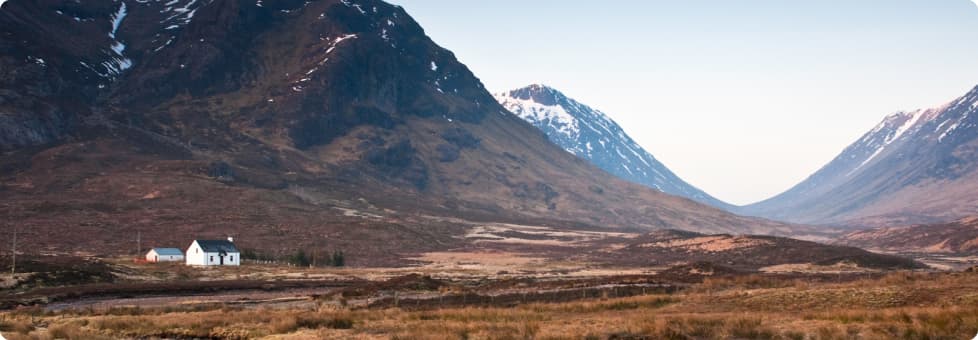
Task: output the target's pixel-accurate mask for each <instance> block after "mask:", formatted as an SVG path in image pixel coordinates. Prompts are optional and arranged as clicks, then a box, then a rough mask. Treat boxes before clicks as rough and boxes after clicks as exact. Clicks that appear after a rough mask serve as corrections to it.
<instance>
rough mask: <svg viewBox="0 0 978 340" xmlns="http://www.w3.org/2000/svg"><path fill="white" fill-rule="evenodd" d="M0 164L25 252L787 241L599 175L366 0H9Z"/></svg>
mask: <svg viewBox="0 0 978 340" xmlns="http://www.w3.org/2000/svg"><path fill="white" fill-rule="evenodd" d="M0 150H2V151H0V152H2V153H3V157H0V216H2V217H3V220H5V221H17V225H16V226H13V225H11V224H9V223H7V224H0V228H4V229H9V228H14V227H16V228H21V229H23V230H24V232H25V234H26V235H25V237H24V239H25V240H33V241H32V242H33V244H31V245H30V246H31V247H32V248H33V249H38V250H51V251H55V250H58V251H82V252H87V253H97V254H98V253H125V252H128V251H129V249H130V248H133V247H132V246H130V244H132V243H133V241H132V240H133V239H134V237H133V235H134V234H138V233H141V235H142V237H143V239H144V240H152V242H153V243H152V244H145V243H144V245H149V246H180V245H182V244H183V243H184V242H186V241H187V240H189V239H192V238H197V237H224V236H226V235H229V234H230V235H234V236H236V237H235V239H236V240H237V242H238V243H239V244H240V245H241V246H242V247H244V248H250V249H256V250H258V251H262V252H268V253H273V254H284V253H287V252H289V251H292V250H294V249H302V248H305V249H316V248H325V247H332V248H342V249H347V250H348V255H349V256H350V258H357V259H360V260H359V261H373V262H371V264H390V263H393V262H396V261H401V259H403V257H404V256H403V254H411V253H417V252H424V251H433V250H444V249H450V248H453V247H458V246H460V242H462V241H460V239H462V238H461V237H460V235H464V234H465V233H466V232H467V231H468V230H469V229H470V228H471V227H472V226H473V225H476V224H480V223H490V222H492V223H522V224H528V225H549V226H558V227H568V228H569V227H574V228H589V229H603V230H607V229H618V230H624V229H630V230H654V229H663V228H671V229H684V230H690V231H696V232H704V233H736V234H742V233H750V234H781V235H787V234H793V233H796V232H798V231H799V230H802V228H801V227H797V226H793V225H789V224H784V223H779V222H772V221H769V220H765V219H760V218H749V217H742V216H737V215H734V214H731V213H728V212H725V211H723V210H721V209H717V208H713V207H710V206H706V205H703V204H701V203H697V202H694V201H692V200H688V199H685V198H681V197H676V196H672V195H669V194H666V193H662V192H660V191H658V190H652V189H650V188H647V187H645V186H642V185H638V184H633V183H630V182H628V181H624V180H619V179H616V178H614V176H609V175H608V173H606V172H605V171H603V170H601V169H599V168H598V167H595V166H593V165H591V164H590V163H588V162H587V161H584V160H581V159H579V158H577V157H575V156H574V155H572V154H570V153H567V152H566V151H565V150H564V149H563V148H561V147H559V146H557V145H555V144H553V143H551V142H550V141H549V140H548V138H547V136H545V135H544V134H543V133H541V132H539V130H537V129H536V128H535V127H534V126H532V125H530V124H528V123H526V122H525V121H523V120H522V119H521V118H520V117H518V116H516V115H514V114H512V113H511V112H509V111H508V110H507V109H506V108H504V107H503V106H501V105H500V104H499V103H497V101H496V100H495V98H494V97H493V96H492V95H491V94H490V93H489V92H488V91H487V90H486V89H485V87H484V86H483V84H482V83H481V82H480V81H479V79H478V78H476V76H475V75H474V74H472V72H471V71H470V70H469V69H468V68H467V67H466V66H465V65H463V64H462V63H460V62H459V61H458V60H457V59H456V58H455V56H454V54H453V53H452V52H451V51H448V50H446V49H444V48H442V47H440V46H438V45H436V44H435V43H434V42H433V41H432V40H431V39H430V38H429V37H428V36H427V35H426V34H425V32H424V30H423V29H422V28H421V26H420V25H419V24H418V23H417V22H415V21H414V20H413V19H412V18H411V17H410V16H409V15H408V14H407V12H406V11H404V9H403V8H401V7H398V6H394V5H390V4H388V3H385V2H383V1H376V0H357V1H353V0H319V1H300V0H280V1H237V0H172V1H166V2H164V1H141V0H92V1H84V2H75V1H67V2H66V1H58V0H10V1H8V2H7V3H5V4H4V5H3V8H2V10H0ZM622 151H623V152H624V150H622ZM4 232H6V230H5V231H4ZM93 235H97V236H93Z"/></svg>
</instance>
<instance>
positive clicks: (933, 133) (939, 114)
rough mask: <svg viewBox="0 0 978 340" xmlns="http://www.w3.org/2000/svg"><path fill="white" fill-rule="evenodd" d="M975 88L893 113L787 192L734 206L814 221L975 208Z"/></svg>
mask: <svg viewBox="0 0 978 340" xmlns="http://www.w3.org/2000/svg"><path fill="white" fill-rule="evenodd" d="M976 111H978V87H976V88H974V89H973V90H971V91H970V92H969V93H968V94H966V95H964V96H962V97H960V98H958V99H955V100H953V101H951V102H949V103H947V104H945V105H942V106H940V107H936V108H932V109H922V110H916V111H912V112H898V113H895V114H893V115H890V116H888V117H886V118H885V119H884V120H883V122H882V123H880V124H879V125H877V126H876V127H875V128H873V129H872V130H871V131H869V132H868V133H866V134H865V135H864V136H863V137H862V138H860V139H859V140H858V141H856V142H855V143H853V144H852V145H850V146H849V147H847V148H846V149H845V150H844V151H843V152H842V154H840V155H839V156H838V157H836V158H835V159H834V160H832V161H831V162H830V163H829V164H828V165H826V166H824V167H823V168H822V169H820V170H819V171H818V172H816V173H815V174H813V175H812V176H810V177H809V178H808V179H806V180H804V181H803V182H801V183H800V184H798V185H796V186H795V187H793V188H791V189H790V190H788V191H786V192H784V193H782V194H780V195H778V196H775V197H773V198H770V199H768V200H765V201H763V202H759V203H756V204H753V205H750V206H747V207H744V208H743V209H742V210H739V211H740V212H741V213H744V214H749V215H753V216H764V217H768V218H773V219H778V220H785V221H792V222H799V223H813V224H837V225H866V226H883V225H909V224H921V223H936V222H943V221H950V220H954V219H958V218H962V217H965V216H970V215H975V214H978V194H975V193H976V192H978V113H976Z"/></svg>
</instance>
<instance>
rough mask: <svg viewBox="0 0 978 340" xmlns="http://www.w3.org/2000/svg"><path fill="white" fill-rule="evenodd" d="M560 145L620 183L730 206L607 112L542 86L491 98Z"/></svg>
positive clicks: (528, 87)
mask: <svg viewBox="0 0 978 340" xmlns="http://www.w3.org/2000/svg"><path fill="white" fill-rule="evenodd" d="M493 96H494V97H495V98H496V101H498V102H499V103H500V104H502V106H503V107H505V108H506V109H508V110H509V111H510V112H512V113H513V114H515V115H517V116H519V117H520V118H522V119H523V120H525V121H526V122H528V123H530V124H532V125H534V126H536V127H537V128H538V129H540V130H541V131H543V132H544V133H545V134H546V135H547V137H548V138H549V139H550V140H551V141H552V142H554V144H557V145H558V146H560V147H562V148H564V150H567V152H570V153H572V154H574V155H576V156H578V157H581V158H583V159H586V160H589V161H590V162H591V163H593V164H594V165H596V166H597V167H599V168H601V169H603V170H605V171H608V172H609V173H611V174H614V175H617V176H618V177H621V178H623V179H626V180H629V181H632V182H636V183H639V184H643V185H645V186H648V187H651V188H654V189H657V190H659V191H663V192H666V193H669V194H673V195H678V196H683V197H687V198H690V199H693V200H697V201H700V202H702V203H706V204H711V205H714V206H717V207H723V208H729V207H730V206H729V205H727V204H726V203H723V202H721V201H719V200H717V199H715V198H713V197H710V196H709V195H707V194H706V193H704V192H702V191H701V190H699V189H697V188H695V187H693V186H692V185H689V184H688V183H686V182H684V181H683V180H682V179H680V178H679V177H678V176H676V175H675V174H673V173H672V172H671V171H670V170H669V169H668V168H666V167H665V165H663V164H662V163H660V162H659V161H658V160H656V159H655V157H653V156H652V155H651V154H650V153H648V152H647V151H645V149H643V148H642V147H641V146H639V145H638V143H635V141H634V140H632V138H631V137H629V136H628V135H627V134H625V132H624V131H623V130H622V128H621V127H620V126H618V124H617V123H615V122H614V121H613V120H611V118H609V117H608V115H606V114H605V113H603V112H601V111H599V110H595V109H592V108H591V107H588V106H587V105H584V104H581V103H579V102H577V101H575V100H574V99H571V98H568V97H567V96H565V95H564V94H563V93H561V92H560V91H558V90H556V89H554V88H552V87H550V86H547V85H543V84H534V85H530V86H526V87H523V88H520V89H516V90H512V91H508V92H503V93H497V94H494V95H493Z"/></svg>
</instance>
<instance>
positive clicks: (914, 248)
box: [837, 217, 978, 255]
mask: <svg viewBox="0 0 978 340" xmlns="http://www.w3.org/2000/svg"><path fill="white" fill-rule="evenodd" d="M837 243H839V244H845V245H850V246H856V247H865V248H872V249H881V250H885V251H894V252H915V253H949V254H972V255H973V254H978V217H968V218H964V219H961V220H957V221H954V222H950V223H941V224H925V225H914V226H909V227H887V228H877V229H870V230H860V231H856V232H852V233H849V234H846V235H844V236H842V237H840V238H839V240H838V242H837Z"/></svg>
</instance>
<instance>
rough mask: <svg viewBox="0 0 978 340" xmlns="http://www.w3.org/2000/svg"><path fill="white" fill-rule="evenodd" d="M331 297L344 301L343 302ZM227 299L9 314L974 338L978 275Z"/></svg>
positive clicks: (604, 335)
mask: <svg viewBox="0 0 978 340" xmlns="http://www.w3.org/2000/svg"><path fill="white" fill-rule="evenodd" d="M333 299H341V298H340V297H335V298H333ZM338 302H342V301H339V300H323V301H320V302H319V303H317V304H313V305H308V306H304V307H301V308H269V307H261V306H259V307H248V308H246V307H231V306H228V305H221V304H213V305H195V306H171V307H165V308H114V309H108V310H74V311H62V312H57V313H55V312H44V311H43V310H42V309H39V308H27V309H21V310H17V311H11V312H6V313H3V314H0V332H2V333H3V335H4V336H5V337H7V338H8V339H61V338H69V339H117V338H218V339H251V338H265V339H310V338H330V339H332V338H336V339H731V338H734V339H970V338H972V337H974V336H975V334H976V333H978V274H974V273H908V272H897V273H891V274H888V275H885V276H882V277H878V278H873V279H861V280H855V281H850V282H843V283H825V282H815V281H812V280H806V279H803V278H802V279H777V276H769V275H768V276H765V275H744V276H736V277H728V278H708V279H706V280H705V281H703V282H702V283H699V284H695V285H693V286H690V287H689V288H687V289H685V290H682V291H680V292H677V293H672V294H652V295H643V296H632V297H625V298H595V299H588V300H581V301H572V302H562V303H528V304H517V305H515V306H508V307H482V306H463V307H457V308H441V309H429V310H406V309H398V308H384V309H365V308H360V309H352V308H349V307H344V306H343V304H342V303H338Z"/></svg>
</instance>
